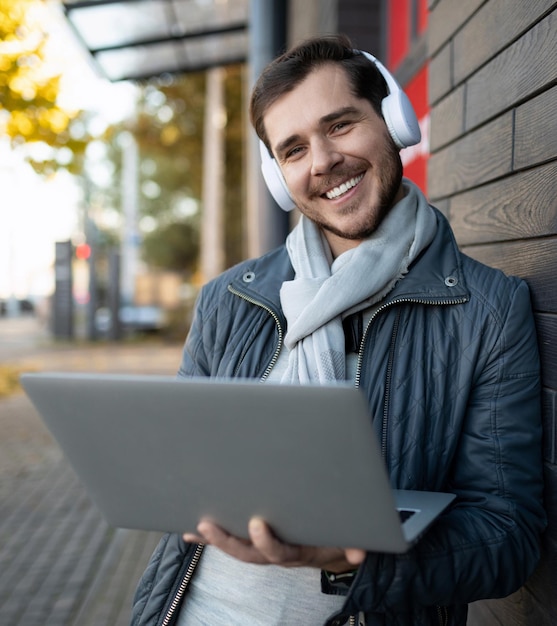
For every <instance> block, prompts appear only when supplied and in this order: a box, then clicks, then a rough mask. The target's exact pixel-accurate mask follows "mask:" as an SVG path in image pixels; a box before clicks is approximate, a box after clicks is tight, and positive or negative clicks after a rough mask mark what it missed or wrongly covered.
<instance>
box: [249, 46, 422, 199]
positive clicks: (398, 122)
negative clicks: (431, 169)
mask: <svg viewBox="0 0 557 626" xmlns="http://www.w3.org/2000/svg"><path fill="white" fill-rule="evenodd" d="M361 53H362V54H363V55H364V56H365V57H366V58H368V59H369V60H370V61H371V62H372V63H375V66H376V67H377V69H378V70H379V71H380V72H381V74H382V76H383V78H384V79H385V82H386V83H387V87H388V89H389V93H388V95H387V96H385V98H383V100H382V102H381V113H382V115H383V119H384V120H385V124H386V125H387V128H388V130H389V133H390V135H391V137H392V138H393V141H394V142H395V144H396V145H397V146H398V147H399V148H401V149H402V148H408V147H409V146H414V145H416V144H417V143H420V140H421V138H422V135H421V132H420V126H419V124H418V118H417V116H416V112H415V111H414V108H413V107H412V104H411V103H410V100H409V98H408V96H407V95H406V94H405V93H404V91H403V90H402V88H401V86H400V85H399V84H398V82H397V81H396V79H395V77H394V76H393V75H392V74H391V73H390V72H389V71H388V70H387V68H386V67H385V66H384V65H383V64H382V63H380V62H379V61H378V60H377V59H376V58H375V57H374V56H373V55H372V54H370V53H369V52H364V51H363V50H362V51H361ZM259 153H260V154H261V172H262V174H263V178H264V180H265V183H266V184H267V188H268V189H269V191H270V193H271V195H272V196H273V198H274V199H275V201H276V203H277V204H278V205H279V206H280V208H281V209H283V210H284V211H291V210H292V209H294V208H295V207H296V205H295V204H294V200H292V196H291V195H290V192H289V191H288V187H287V185H286V181H285V180H284V176H283V175H282V172H281V171H280V167H279V165H278V163H277V162H276V161H275V159H273V157H272V156H271V155H270V154H269V151H268V150H267V147H266V146H265V144H264V143H263V142H262V141H261V140H259Z"/></svg>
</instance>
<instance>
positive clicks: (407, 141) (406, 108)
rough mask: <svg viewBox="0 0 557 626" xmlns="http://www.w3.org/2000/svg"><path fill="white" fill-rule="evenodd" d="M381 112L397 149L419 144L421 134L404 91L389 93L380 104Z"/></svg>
mask: <svg viewBox="0 0 557 626" xmlns="http://www.w3.org/2000/svg"><path fill="white" fill-rule="evenodd" d="M381 112H382V113H383V119H384V120H385V123H386V124H387V128H388V129H389V133H390V134H391V137H392V138H393V141H394V142H395V143H396V145H397V146H398V147H399V148H407V147H408V146H414V145H416V144H417V143H420V141H421V138H422V133H421V131H420V125H419V123H418V119H417V117H416V114H415V112H414V108H413V107H412V104H411V102H410V100H409V98H408V96H407V95H406V94H405V93H404V91H396V92H394V93H390V94H389V95H388V96H387V97H386V98H384V99H383V101H382V102H381Z"/></svg>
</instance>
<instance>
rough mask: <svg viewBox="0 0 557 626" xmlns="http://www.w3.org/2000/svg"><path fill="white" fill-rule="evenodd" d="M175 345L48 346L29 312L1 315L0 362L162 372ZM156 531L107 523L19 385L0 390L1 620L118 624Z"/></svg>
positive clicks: (4, 624)
mask: <svg viewBox="0 0 557 626" xmlns="http://www.w3.org/2000/svg"><path fill="white" fill-rule="evenodd" d="M180 355H181V345H177V344H173V345H166V344H163V343H161V342H153V341H148V342H145V343H133V344H126V343H124V344H121V345H110V344H99V345H93V346H86V345H80V346H76V345H58V344H53V343H52V342H51V341H50V340H49V338H48V336H47V335H46V333H45V331H44V330H43V329H41V327H40V326H39V324H38V322H37V321H36V320H35V319H34V318H18V319H9V320H7V319H5V318H0V364H2V363H8V364H10V365H13V366H16V367H17V368H18V369H20V370H23V371H25V370H59V371H60V370H67V371H105V372H123V373H147V374H150V373H152V374H171V375H173V374H174V373H175V372H176V369H177V367H178V364H179V361H180ZM159 536H160V535H159V534H158V533H146V532H140V531H130V530H124V529H114V528H110V527H108V525H107V524H106V523H105V522H104V520H103V519H102V518H101V516H100V514H99V512H98V511H97V509H96V508H95V507H94V506H93V505H92V503H91V502H90V501H89V499H88V497H87V494H86V493H85V492H84V489H83V488H82V486H81V484H80V483H79V481H78V479H77V478H76V476H75V474H74V473H73V470H72V469H71V468H70V467H69V465H68V464H67V462H66V461H65V459H64V458H63V456H62V454H61V452H60V450H59V448H58V446H57V445H56V443H55V442H54V441H53V439H52V438H51V436H50V434H49V433H48V431H47V430H46V428H45V427H44V426H43V424H42V422H41V420H40V418H39V417H38V415H37V413H36V411H35V409H34V408H33V407H32V405H31V403H30V402H29V400H28V399H27V397H26V396H25V395H24V394H23V393H21V392H20V393H17V394H15V395H12V396H10V397H8V398H4V399H2V398H0V625H1V626H78V625H79V626H127V625H128V624H129V619H130V606H131V599H132V596H133V592H134V589H135V585H136V582H137V580H138V578H139V576H140V574H141V572H142V571H143V568H144V566H145V564H146V562H147V560H148V558H149V555H150V553H151V551H152V550H153V548H154V546H155V545H156V542H157V541H158V539H159Z"/></svg>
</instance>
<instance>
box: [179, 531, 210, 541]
mask: <svg viewBox="0 0 557 626" xmlns="http://www.w3.org/2000/svg"><path fill="white" fill-rule="evenodd" d="M182 539H183V540H184V541H185V542H186V543H204V542H205V539H203V537H201V535H196V534H194V533H184V534H183V535H182Z"/></svg>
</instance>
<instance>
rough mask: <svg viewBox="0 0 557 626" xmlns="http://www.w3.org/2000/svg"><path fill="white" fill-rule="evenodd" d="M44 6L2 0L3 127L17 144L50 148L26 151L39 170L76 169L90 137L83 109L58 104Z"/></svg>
mask: <svg viewBox="0 0 557 626" xmlns="http://www.w3.org/2000/svg"><path fill="white" fill-rule="evenodd" d="M42 8H44V7H43V3H42V2H41V1H40V0H0V133H2V134H5V135H7V136H8V137H9V138H10V140H11V143H12V146H13V147H17V146H21V145H23V144H30V143H36V142H42V143H43V144H45V145H46V146H49V147H50V148H51V149H52V150H51V151H50V154H49V155H48V156H47V158H45V159H44V160H41V161H39V160H36V159H33V158H31V157H28V160H29V161H30V162H31V164H32V165H33V167H34V168H35V169H36V171H38V172H40V173H44V174H50V173H51V172H53V171H56V170H57V169H58V168H61V167H63V168H66V169H68V170H69V171H71V172H72V173H76V172H80V171H81V167H82V157H83V153H84V150H85V148H86V145H87V141H88V139H87V137H86V136H84V132H83V128H84V124H83V117H84V114H83V112H81V111H67V110H65V109H64V108H62V107H61V106H59V104H58V96H59V92H60V75H59V74H56V73H53V71H52V70H51V69H50V67H49V65H48V63H47V59H46V52H45V49H46V44H47V40H48V36H47V34H46V33H45V32H44V30H43V29H42V28H41V26H40V24H39V21H38V19H39V18H38V15H37V12H38V11H40V10H41V9H42ZM77 131H79V132H77Z"/></svg>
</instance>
